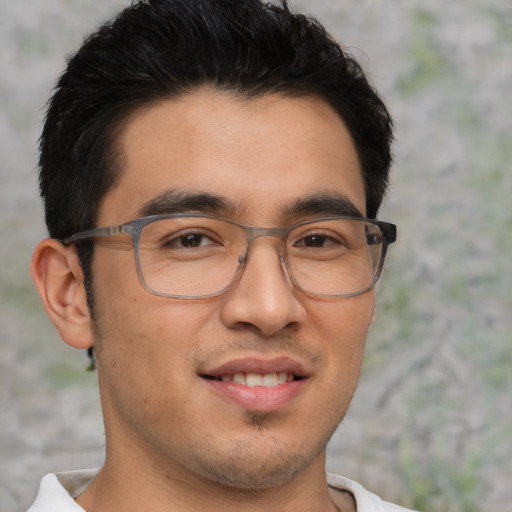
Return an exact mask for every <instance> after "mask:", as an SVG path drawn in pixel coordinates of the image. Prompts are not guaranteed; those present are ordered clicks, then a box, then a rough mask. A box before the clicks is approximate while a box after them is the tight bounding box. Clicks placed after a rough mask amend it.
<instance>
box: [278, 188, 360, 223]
mask: <svg viewBox="0 0 512 512" xmlns="http://www.w3.org/2000/svg"><path fill="white" fill-rule="evenodd" d="M285 214H286V215H298V216H326V217H330V216H333V217H337V216H343V217H364V215H363V214H362V213H361V211H360V210H359V208H358V207H357V206H356V205H355V204H354V203H353V202H352V201H351V200H350V199H348V198H347V197H346V196H343V195H339V194H330V193H327V194H321V195H317V194H315V195H312V196H305V197H300V198H299V199H297V200H296V201H295V202H294V203H292V204H291V206H290V207H288V208H285Z"/></svg>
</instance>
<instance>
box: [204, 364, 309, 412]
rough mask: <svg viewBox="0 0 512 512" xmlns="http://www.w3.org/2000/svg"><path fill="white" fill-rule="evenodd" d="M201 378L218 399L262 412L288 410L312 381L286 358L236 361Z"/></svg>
mask: <svg viewBox="0 0 512 512" xmlns="http://www.w3.org/2000/svg"><path fill="white" fill-rule="evenodd" d="M199 376H200V377H201V378H202V379H203V381H204V382H205V383H206V384H208V385H209V388H210V389H211V390H212V391H213V392H214V393H215V395H216V396H220V397H222V398H223V399H225V400H228V401H229V402H231V403H234V404H236V405H238V406H239V407H241V408H242V409H244V410H247V411H259V412H270V411H275V410H278V409H281V408H283V407H285V406H286V405H288V404H289V403H291V402H292V401H293V400H294V399H296V397H298V396H299V395H300V394H301V393H302V392H303V390H304V389H305V386H306V383H307V381H308V380H309V375H308V374H307V372H306V371H305V369H304V368H303V366H302V365H301V364H299V363H298V362H296V361H294V360H292V359H289V358H287V357H282V358H276V359H273V360H261V359H238V360H233V361H230V362H228V363H225V364H223V365H221V366H219V367H217V368H215V369H212V370H208V371H204V372H201V373H200V374H199Z"/></svg>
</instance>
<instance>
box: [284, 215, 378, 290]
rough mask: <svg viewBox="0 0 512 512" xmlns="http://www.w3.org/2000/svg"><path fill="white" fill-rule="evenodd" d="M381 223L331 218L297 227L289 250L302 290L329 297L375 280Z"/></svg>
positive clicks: (367, 285)
mask: <svg viewBox="0 0 512 512" xmlns="http://www.w3.org/2000/svg"><path fill="white" fill-rule="evenodd" d="M382 245H383V235H382V232H381V230H380V229H379V227H378V226H376V225H374V224H371V223H370V222H366V221H363V220H355V219H331V220H322V221H318V222H312V223H308V224H304V225H301V226H299V227H297V228H295V229H294V230H293V231H292V232H291V233H290V234H289V236H288V239H287V243H286V253H287V260H288V265H289V268H290V273H291V276H292V279H293V280H294V282H295V284H296V285H297V286H298V287H299V288H301V289H302V290H304V291H306V292H309V293H312V294H315V295H323V296H329V297H336V296H343V295H352V294H356V293H359V292H362V291H364V290H366V289H368V288H370V287H371V286H372V285H373V284H374V280H375V278H376V276H377V272H378V269H379V263H380V258H381V254H382Z"/></svg>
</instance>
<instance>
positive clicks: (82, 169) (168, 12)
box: [39, 0, 393, 304]
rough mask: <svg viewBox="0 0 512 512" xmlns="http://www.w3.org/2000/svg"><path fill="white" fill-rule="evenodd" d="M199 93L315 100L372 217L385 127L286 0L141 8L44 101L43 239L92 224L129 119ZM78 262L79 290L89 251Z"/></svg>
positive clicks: (85, 53) (333, 49) (108, 32)
mask: <svg viewBox="0 0 512 512" xmlns="http://www.w3.org/2000/svg"><path fill="white" fill-rule="evenodd" d="M203 86H210V87H212V88H213V89H217V90H220V91H231V92H232V93H234V94H236V95H239V96H242V97H246V98H256V97H260V96H262V95H265V94H272V93H278V94H282V95H285V96H293V97H300V96H316V97H320V98H322V99H323V100H325V101H326V102H327V103H328V104H329V105H330V106H331V107H332V108H333V109H334V110H335V111H336V112H338V114H339V115H340V117H341V118H342V119H343V121H344V122H345V124H346V126H347V128H348V130H349V132H350V133H351V136H352V138H353V141H354V143H355V147H356V150H357V154H358V157H359V160H360V164H361V169H362V177H363V181H364V186H365V193H366V211H367V216H368V217H375V216H376V215H377V212H378V209H379V207H380V204H381V202H382V199H383V196H384V194H385V192H386V189H387V185H388V177H389V168H390V165H391V161H392V155H391V149H390V148H391V142H392V139H393V133H392V127H393V126H392V120H391V117H390V115H389V112H388V110H387V109H386V107H385V105H384V103H383V102H382V101H381V99H380V98H379V96H378V95H377V93H376V92H375V90H374V88H373V87H372V86H371V85H370V84H369V82H368V80H367V78H366V77H365V74H364V72H363V71H362V69H361V67H360V65H359V64H358V63H357V61H356V60H355V59H354V58H353V57H352V56H351V55H350V54H349V53H348V52H347V51H345V50H344V49H343V48H342V47H341V46H340V45H339V44H338V43H336V41H334V40H333V38H332V37H331V36H330V35H329V34H327V33H326V31H325V29H324V27H323V26H322V25H321V24H320V23H318V22H317V21H316V20H315V19H313V18H311V17H307V16H304V15H300V14H295V13H293V12H292V11H291V10H290V8H289V6H288V5H287V2H286V0H283V1H282V2H279V3H276V2H274V3H263V2H261V1H260V0H145V1H140V2H138V3H135V4H133V5H131V6H130V7H128V8H126V9H125V10H123V11H122V12H121V13H120V14H119V15H118V16H117V17H116V18H115V19H114V20H113V21H112V22H110V23H108V24H105V25H103V26H102V27H101V28H99V30H98V31H97V32H95V33H93V34H92V35H91V36H89V37H88V38H87V39H86V40H85V42H84V44H83V45H82V47H81V48H80V49H79V50H78V52H77V53H76V54H75V55H74V56H72V57H71V58H70V59H69V61H68V65H67V68H66V70H65V71H64V73H63V74H62V75H61V77H60V79H59V81H58V83H57V86H56V88H55V91H54V93H53V96H52V98H51V99H50V101H49V104H48V110H47V114H46V119H45V123H44V128H43V132H42V136H41V139H40V160H39V164H40V178H39V179H40V190H41V195H42V197H43V200H44V206H45V216H46V223H47V226H48V230H49V233H50V236H52V237H55V238H60V239H62V238H65V237H68V236H70V235H71V234H73V233H75V232H78V231H82V230H85V229H90V228H92V227H94V226H95V222H96V217H97V210H98V206H99V204H100V201H101V199H102V198H103V197H104V195H105V194H106V193H107V192H108V191H109V190H110V189H112V188H113V187H114V185H115V184H116V182H117V180H118V179H119V176H120V175H121V173H122V154H121V153H120V151H119V148H118V143H117V142H118V138H119V134H120V132H121V130H122V128H123V123H124V121H125V120H126V119H127V117H128V116H129V115H130V114H132V113H133V112H134V111H135V110H136V109H138V108H140V107H142V106H145V105H149V104H152V103H155V102H157V101H159V100H162V99H168V98H172V97H178V96H180V95H182V94H185V93H187V92H190V91H193V90H194V89H197V88H200V87H203ZM78 254H79V257H80V262H81V265H82V269H83V272H84V276H85V280H86V287H87V286H88V284H89V285H90V280H91V276H90V261H91V254H92V249H91V247H90V245H89V244H86V246H85V247H82V248H80V247H79V248H78ZM87 289H88V290H89V288H87ZM91 303H92V299H91V302H90V304H91Z"/></svg>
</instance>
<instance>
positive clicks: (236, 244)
mask: <svg viewBox="0 0 512 512" xmlns="http://www.w3.org/2000/svg"><path fill="white" fill-rule="evenodd" d="M246 247H247V237H246V235H245V231H244V230H243V229H242V228H241V227H239V226H237V225H236V224H232V223H230V222H228V221H222V220H219V219H209V218H207V217H178V218H164V219H159V220H157V221H155V222H152V223H150V224H147V225H146V226H144V228H143V229H142V231H141V234H140V240H139V263H140V269H141V273H142V276H143V279H144V281H145V283H146V285H147V286H148V287H149V288H151V289H152V290H153V291H155V292H157V293H159V294H164V295H175V296H183V297H201V296H203V297H204V296H207V295H214V294H216V293H219V292H221V291H222V290H223V289H224V288H226V287H227V286H228V285H229V284H230V283H231V281H232V279H233V277H234V276H235V274H236V272H237V270H238V267H239V261H240V258H241V257H242V256H243V255H244V254H245V252H246Z"/></svg>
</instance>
